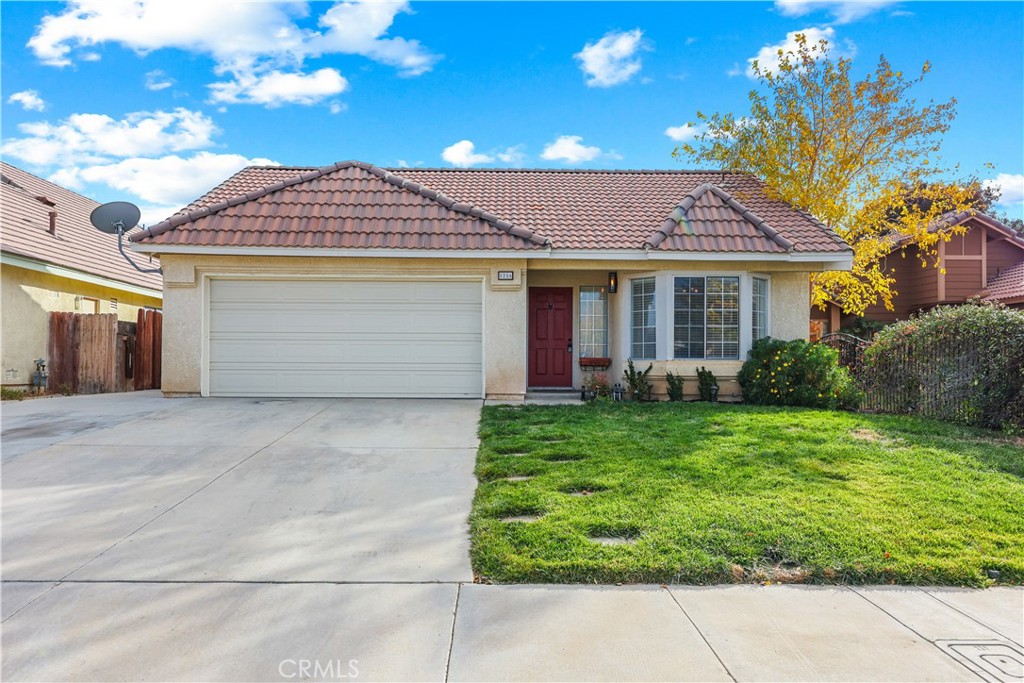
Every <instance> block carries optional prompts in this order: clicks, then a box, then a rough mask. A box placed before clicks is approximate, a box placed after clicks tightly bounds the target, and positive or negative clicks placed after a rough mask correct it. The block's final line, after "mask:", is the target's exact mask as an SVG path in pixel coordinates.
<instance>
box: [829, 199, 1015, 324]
mask: <svg viewBox="0 0 1024 683" xmlns="http://www.w3.org/2000/svg"><path fill="white" fill-rule="evenodd" d="M960 225H962V226H964V228H965V232H964V234H963V235H953V236H951V237H950V239H949V241H948V242H947V241H945V240H941V241H940V242H939V244H938V259H939V262H938V265H937V266H934V267H933V266H926V267H921V254H920V252H919V251H918V249H917V247H914V246H906V247H902V246H900V247H896V248H894V249H893V251H892V252H891V253H890V254H889V255H888V257H886V263H885V267H886V268H887V269H889V270H890V271H891V273H892V276H893V278H894V279H895V280H896V284H895V285H894V288H895V290H896V292H897V294H896V296H895V297H893V301H892V304H893V307H892V310H889V309H887V308H886V307H885V306H883V305H882V304H880V303H879V304H875V305H873V306H869V307H868V309H867V311H865V313H864V318H866V319H868V320H872V321H876V322H880V323H891V322H895V321H897V320H906V319H907V318H909V317H910V316H911V315H913V314H914V313H917V312H920V311H927V310H931V309H932V308H935V307H936V306H947V305H955V304H962V303H964V302H965V301H967V300H968V299H974V298H979V299H982V300H983V301H998V302H1001V303H1004V304H1006V305H1008V306H1011V307H1020V306H1024V236H1021V235H1019V234H1017V233H1016V232H1014V231H1013V229H1011V228H1010V227H1008V226H1006V225H1004V224H1003V223H1001V222H1000V221H998V220H996V219H995V218H993V217H992V216H989V215H988V214H984V213H977V212H972V211H961V212H957V213H950V214H948V215H946V216H943V217H942V218H941V219H940V220H939V221H938V222H937V223H936V225H935V229H940V228H947V227H951V226H960ZM929 260H931V259H930V258H929ZM854 320H855V316H849V315H846V314H845V313H843V312H842V310H841V309H840V307H839V306H838V305H836V304H832V303H830V304H828V306H827V307H826V309H825V310H822V309H821V308H818V307H817V306H815V307H814V308H812V310H811V337H812V338H814V337H819V336H821V335H823V334H828V333H829V332H838V331H839V330H840V329H841V328H842V327H846V326H848V325H850V324H852V323H853V322H854Z"/></svg>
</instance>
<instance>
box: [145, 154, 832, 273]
mask: <svg viewBox="0 0 1024 683" xmlns="http://www.w3.org/2000/svg"><path fill="white" fill-rule="evenodd" d="M341 168H348V169H351V168H356V169H360V170H361V171H362V173H363V175H362V176H361V177H366V176H367V175H368V174H369V175H372V176H374V179H375V181H376V182H377V186H378V187H383V186H382V185H381V183H382V182H385V183H387V184H388V185H390V186H392V187H395V188H402V189H403V190H405V191H406V192H408V193H412V195H417V196H418V197H419V198H418V199H416V200H415V201H413V200H411V199H408V198H407V199H403V200H401V202H398V203H396V202H397V200H395V199H394V198H393V197H392V198H389V196H388V195H389V193H392V192H394V190H392V189H391V188H388V189H387V190H386V191H385V192H384V193H383V194H380V193H378V192H376V191H374V192H369V191H366V189H365V188H360V187H357V186H355V185H344V184H337V185H333V186H330V187H329V186H327V185H323V184H316V183H312V182H311V180H312V179H313V178H324V177H326V176H325V174H326V175H328V176H332V177H333V176H334V174H333V172H332V171H330V170H329V169H336V170H337V169H341ZM308 174H315V175H308ZM316 174H318V175H316ZM303 178H308V179H307V180H303ZM351 180H353V181H354V180H355V177H353V178H352V179H351ZM303 183H305V184H303ZM706 186H707V187H706ZM288 188H291V189H288ZM428 188H429V189H428ZM285 191H288V192H294V193H297V194H296V195H294V196H292V197H290V198H287V199H285V198H283V197H280V196H278V195H281V194H282V193H283V192H285ZM434 193H436V195H437V196H436V198H434V199H433V200H432V197H433V194H434ZM300 195H301V196H300ZM423 198H426V199H427V200H432V201H438V202H452V204H451V206H447V207H445V208H449V209H451V210H452V211H454V212H455V213H456V214H461V215H467V214H468V215H469V216H471V217H474V218H479V219H481V220H482V221H483V223H484V224H486V225H480V224H479V223H478V224H476V226H475V229H476V230H477V232H476V233H467V232H466V231H467V230H471V228H472V226H471V225H469V224H464V225H458V226H455V227H454V228H452V227H451V226H449V227H445V226H444V225H434V226H432V227H431V228H430V229H429V230H427V229H424V228H425V226H417V224H416V223H417V221H420V220H430V221H442V220H451V219H455V220H456V221H460V220H463V219H462V217H461V215H460V216H454V215H453V214H450V213H449V214H442V213H439V212H438V211H437V209H436V208H435V209H425V208H422V207H419V204H420V203H422V200H423ZM249 202H254V203H259V204H260V206H259V207H258V208H257V207H246V206H245V205H246V204H247V203H249ZM381 202H383V204H381ZM275 204H276V208H273V207H272V206H271V205H275ZM290 204H296V205H298V204H302V205H305V206H307V209H306V211H307V212H308V213H304V214H302V215H301V216H298V215H293V214H294V210H292V209H289V208H288V206H289V205H290ZM339 204H340V205H341V206H347V207H349V208H348V209H346V211H344V212H341V213H338V212H337V210H336V209H334V208H333V207H335V206H336V205H339ZM406 204H408V206H407V205H406ZM683 204H686V205H687V206H686V207H685V208H681V206H682V205H683ZM416 207H419V208H416ZM477 207H479V208H477ZM274 210H283V211H284V213H278V214H274V213H272V212H273V211H274ZM422 211H427V212H428V215H423V216H421V213H419V212H422ZM680 211H682V212H683V214H685V218H686V221H685V222H684V224H680V222H679V221H678V218H679V217H680V215H682V214H680V213H679V212H680ZM477 213H479V216H477ZM442 215H444V216H447V218H442ZM307 217H315V218H317V219H318V221H317V222H316V223H315V224H310V225H307V226H306V228H305V229H306V230H307V231H312V232H311V234H310V235H308V236H307V238H303V239H298V238H295V239H291V238H287V237H284V233H290V232H292V231H295V230H299V229H300V228H298V227H296V226H294V225H286V224H288V223H289V222H294V220H295V219H297V218H307ZM207 219H210V220H207ZM229 219H230V220H229ZM243 219H244V220H243ZM275 219H280V221H278V222H277V223H274V220H275ZM368 219H369V220H370V221H371V222H374V221H378V222H377V223H376V224H375V225H374V226H372V227H369V228H367V227H366V226H362V225H361V223H363V222H366V221H367V220H368ZM389 219H390V222H388V220H389ZM345 221H348V224H347V227H345V226H343V225H340V223H344V222H345ZM670 222H671V227H672V230H671V231H669V223H670ZM272 223H274V224H275V225H276V227H273V228H271V227H268V226H269V225H271V224H272ZM495 229H498V230H499V231H500V232H501V233H505V234H509V235H513V236H517V237H521V238H523V239H526V240H528V241H529V243H530V244H528V245H523V244H519V245H518V246H517V245H516V244H515V243H513V244H512V246H501V247H497V246H490V247H486V246H482V245H484V244H485V243H486V244H500V243H502V242H501V239H497V240H496V239H494V237H493V236H494V234H495V233H494V230H495ZM224 230H227V231H228V232H232V231H234V232H238V233H239V234H233V235H231V236H230V237H229V236H227V235H221V234H218V233H220V232H221V231H224ZM361 230H363V231H365V230H369V231H370V232H372V233H373V234H374V235H376V237H374V238H373V239H369V238H366V239H362V240H356V239H355V238H346V239H341V238H340V237H337V236H328V235H325V236H324V238H323V239H320V238H318V237H316V235H315V234H313V233H318V232H326V233H332V232H335V233H342V232H345V231H361ZM687 230H689V231H692V234H690V233H688V232H687ZM152 231H153V234H154V235H155V237H149V235H148V232H147V233H145V234H144V233H137V234H135V235H133V236H132V239H133V240H134V241H138V242H142V243H145V244H154V245H160V244H166V245H188V244H196V245H200V244H209V245H237V246H250V245H251V246H323V247H332V246H341V245H345V246H355V244H357V243H358V244H359V245H360V246H365V247H400V248H413V249H449V248H455V249H474V248H475V249H481V248H503V249H507V248H532V247H539V246H540V245H541V244H545V243H546V244H548V245H549V246H550V247H551V248H553V249H564V250H580V251H586V250H602V251H605V250H608V251H616V250H619V251H626V250H629V251H640V250H644V249H647V250H649V251H652V252H661V253H672V252H681V251H693V252H708V253H721V252H731V253H754V254H758V253H760V254H765V255H769V254H780V255H785V254H787V253H789V254H800V253H805V254H819V253H825V254H830V255H834V256H836V257H844V256H848V255H849V254H850V253H851V250H850V247H849V246H848V245H847V244H846V243H845V242H843V241H842V240H841V239H840V238H839V237H838V236H837V235H836V234H835V233H834V232H832V231H831V230H829V229H828V228H827V227H825V226H824V225H823V224H822V223H821V222H819V221H818V220H816V219H815V218H814V217H813V216H810V215H809V214H806V213H803V212H801V211H797V210H795V209H794V208H793V207H791V206H789V205H788V204H786V203H785V202H781V201H776V200H773V199H770V198H769V197H768V196H767V194H766V193H765V188H764V186H763V185H762V184H761V182H760V181H758V180H757V179H756V178H754V177H753V176H750V175H747V174H740V173H725V174H723V173H720V172H714V171H590V170H557V169H538V170H523V169H449V168H445V169H424V168H402V169H380V168H377V167H374V166H370V165H368V164H363V163H360V162H342V163H340V164H335V165H334V166H329V167H326V169H311V168H306V167H266V166H253V167H249V168H246V169H243V170H242V171H240V172H239V173H237V174H235V175H234V176H232V177H231V178H229V179H228V180H226V181H225V182H224V183H222V184H221V185H219V186H217V187H216V188H214V189H212V190H211V191H210V192H208V193H207V194H206V195H204V196H203V197H201V198H200V199H198V200H196V201H195V202H193V203H192V204H190V205H189V206H188V207H186V208H185V209H183V210H182V211H181V212H179V213H178V214H176V215H175V216H172V217H171V218H170V219H168V220H167V221H164V223H161V224H158V225H157V226H154V227H153V228H152ZM200 231H201V232H206V233H208V234H206V235H205V236H203V237H200V236H199V235H198V234H192V233H195V232H200ZM450 231H451V232H455V233H457V234H461V235H463V237H461V238H458V239H454V238H452V237H451V235H450V234H449V232H450ZM242 232H250V233H252V234H250V235H248V236H246V235H242V234H241V233H242ZM659 233H660V234H662V236H661V237H656V235H657V234H659ZM410 234H411V235H415V237H410V236H409V235H410ZM473 235H476V236H473ZM481 235H491V236H492V237H486V238H485V237H481ZM499 237H500V235H499ZM318 240H319V241H318ZM652 240H653V241H654V242H655V243H651V242H652ZM506 244H507V242H506Z"/></svg>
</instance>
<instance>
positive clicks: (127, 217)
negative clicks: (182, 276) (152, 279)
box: [89, 202, 164, 274]
mask: <svg viewBox="0 0 1024 683" xmlns="http://www.w3.org/2000/svg"><path fill="white" fill-rule="evenodd" d="M140 218H142V212H141V211H139V207H137V206H135V205H134V204H132V203H131V202H110V203H108V204H101V205H100V206H97V207H96V208H95V209H93V210H92V213H91V214H89V222H90V223H92V224H93V227H94V228H96V229H97V230H99V231H100V232H106V233H109V234H111V235H117V250H118V251H119V252H121V256H123V257H124V260H125V261H127V262H128V263H130V264H131V265H132V267H133V268H135V270H137V271H139V272H140V273H160V274H163V272H164V271H163V270H161V269H160V268H142V267H141V266H139V264H137V263H135V261H132V260H131V258H130V257H129V256H128V254H126V253H124V234H125V233H126V232H128V231H129V230H131V229H132V228H134V227H135V226H136V225H138V224H139V219H140Z"/></svg>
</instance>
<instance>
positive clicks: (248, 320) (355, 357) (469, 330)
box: [209, 280, 483, 398]
mask: <svg viewBox="0 0 1024 683" xmlns="http://www.w3.org/2000/svg"><path fill="white" fill-rule="evenodd" d="M210 284H211V289H210V318H209V319H210V374H209V377H210V395H211V396H428V397H429V396H438V397H442V396H443V397H473V398H479V397H481V395H482V393H483V371H482V368H483V350H482V338H483V334H482V324H481V321H482V308H483V306H482V294H481V284H480V283H479V282H438V281H386V282H384V281H380V282H366V281H358V282H356V281H322V280H212V281H211V283H210Z"/></svg>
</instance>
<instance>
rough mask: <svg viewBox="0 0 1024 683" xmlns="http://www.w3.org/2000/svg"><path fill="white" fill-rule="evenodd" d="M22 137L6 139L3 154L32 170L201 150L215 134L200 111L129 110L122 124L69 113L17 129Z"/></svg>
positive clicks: (92, 115) (87, 115) (215, 128)
mask: <svg viewBox="0 0 1024 683" xmlns="http://www.w3.org/2000/svg"><path fill="white" fill-rule="evenodd" d="M18 129H19V130H20V131H21V133H23V134H24V137H21V138H14V139H8V140H5V141H4V143H3V153H4V154H5V155H8V156H11V157H15V158H17V159H21V160H22V161H25V162H27V163H29V164H31V165H34V166H50V165H54V164H61V165H67V166H74V165H80V164H84V163H103V162H105V161H108V160H109V159H110V158H119V157H133V156H147V155H156V154H166V153H168V152H180V151H186V150H193V149H202V148H203V147H209V146H210V145H211V144H213V141H212V138H213V136H214V135H216V134H217V133H218V132H219V131H218V130H217V127H216V126H215V125H214V123H213V120H212V119H210V118H209V117H208V116H206V115H205V114H203V113H202V112H197V111H191V110H188V109H184V108H181V107H179V108H177V109H174V110H173V111H153V112H145V111H140V112H133V113H131V114H127V115H126V116H125V117H124V118H123V119H121V120H115V119H113V118H111V117H110V116H107V115H106V114H72V115H71V116H69V117H68V118H67V119H65V120H63V121H61V122H59V123H57V124H51V123H49V122H47V121H39V122H34V123H23V124H20V125H19V126H18Z"/></svg>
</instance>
